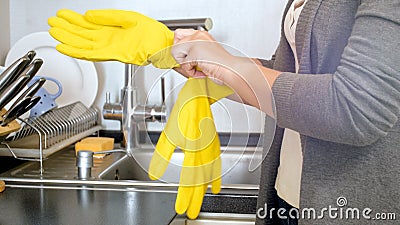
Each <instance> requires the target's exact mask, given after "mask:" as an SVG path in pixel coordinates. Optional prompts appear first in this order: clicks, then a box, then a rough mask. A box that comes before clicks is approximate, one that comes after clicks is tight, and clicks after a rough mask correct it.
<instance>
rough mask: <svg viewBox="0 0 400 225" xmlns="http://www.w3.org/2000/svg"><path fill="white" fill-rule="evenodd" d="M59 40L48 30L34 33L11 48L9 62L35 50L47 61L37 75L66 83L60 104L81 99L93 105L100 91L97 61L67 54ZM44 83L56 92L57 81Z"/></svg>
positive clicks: (7, 62)
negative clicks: (58, 46)
mask: <svg viewBox="0 0 400 225" xmlns="http://www.w3.org/2000/svg"><path fill="white" fill-rule="evenodd" d="M57 44H58V42H57V41H56V40H55V39H54V38H52V37H51V36H50V34H49V33H48V32H36V33H31V34H29V35H27V36H25V37H23V38H21V39H20V40H18V41H17V42H16V43H15V44H14V46H13V47H12V48H11V49H10V51H9V52H8V54H7V57H6V63H5V65H6V66H8V65H10V64H11V63H13V62H14V61H15V60H17V59H18V58H21V57H22V56H24V55H25V54H26V53H27V52H28V51H30V50H35V52H36V57H35V58H41V59H43V65H42V67H41V68H40V70H39V71H38V73H37V74H36V75H37V76H47V77H53V78H55V79H57V80H58V81H60V83H61V84H62V89H63V92H62V94H61V96H60V97H58V98H57V99H56V103H57V104H58V106H59V107H61V106H65V105H68V104H71V103H74V102H76V101H81V102H82V103H83V104H85V105H86V106H87V107H90V106H91V105H92V104H93V102H94V100H95V98H96V95H97V89H98V77H97V72H96V68H95V67H94V64H93V63H92V62H89V61H84V60H79V59H75V58H71V57H69V56H66V55H63V54H61V53H59V52H58V51H57V50H56V48H55V47H56V45H57ZM44 87H45V88H46V89H47V90H48V91H49V92H50V93H56V92H57V88H56V85H54V83H53V82H46V83H45V85H44Z"/></svg>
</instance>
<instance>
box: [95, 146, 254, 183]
mask: <svg viewBox="0 0 400 225" xmlns="http://www.w3.org/2000/svg"><path fill="white" fill-rule="evenodd" d="M256 150H257V149H255V148H247V149H244V148H243V147H241V148H239V147H236V148H229V149H228V150H226V151H224V152H223V153H222V154H221V159H222V183H223V184H224V185H231V184H238V185H242V184H244V185H257V184H258V183H259V177H260V167H257V168H256V169H255V170H253V171H250V170H249V165H250V161H251V159H252V158H253V154H254V152H255V151H256ZM153 151H154V150H153V149H151V148H142V149H139V150H137V151H136V152H135V153H134V158H131V157H128V156H124V157H122V158H120V159H119V160H117V161H115V162H114V163H113V164H111V165H110V166H109V167H107V168H106V169H105V170H104V171H102V172H101V173H100V174H99V178H100V179H102V180H140V181H150V179H149V177H148V174H147V168H148V167H149V163H150V160H151V157H152V155H153ZM260 154H261V153H259V152H258V151H257V154H256V155H255V156H254V157H257V158H259V157H261V155H260ZM183 157H184V154H183V153H182V152H181V151H179V150H177V151H175V152H174V154H173V156H172V158H171V161H170V164H169V166H168V168H167V170H166V171H165V173H164V176H163V177H161V179H160V181H161V182H165V183H178V182H179V175H180V170H181V166H180V165H181V164H182V161H183ZM160 181H159V182H160Z"/></svg>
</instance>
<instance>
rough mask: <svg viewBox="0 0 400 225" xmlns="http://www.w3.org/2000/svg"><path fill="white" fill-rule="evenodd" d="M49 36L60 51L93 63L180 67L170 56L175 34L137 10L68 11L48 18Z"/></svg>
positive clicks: (62, 11) (166, 67)
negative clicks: (57, 43)
mask: <svg viewBox="0 0 400 225" xmlns="http://www.w3.org/2000/svg"><path fill="white" fill-rule="evenodd" d="M48 23H49V25H50V26H51V28H50V30H49V33H50V35H51V36H52V37H54V38H55V39H56V40H58V41H60V42H61V43H62V44H59V45H57V47H56V49H57V50H58V51H59V52H61V53H63V54H65V55H68V56H71V57H74V58H78V59H85V60H89V61H110V60H116V61H120V62H124V63H129V64H136V65H148V64H149V63H152V64H153V65H154V66H155V67H158V68H162V69H168V68H173V67H176V66H177V65H178V64H177V63H176V61H175V59H174V58H173V57H172V55H171V53H170V47H171V46H172V45H173V43H174V33H173V32H172V31H171V30H169V29H168V27H167V26H165V25H164V24H162V23H160V22H158V21H156V20H154V19H152V18H149V17H147V16H145V15H142V14H140V13H137V12H133V11H124V10H112V9H111V10H109V9H105V10H88V11H87V12H86V13H85V14H84V15H81V14H79V13H76V12H74V11H71V10H68V9H62V10H59V11H58V12H57V16H55V17H51V18H49V19H48Z"/></svg>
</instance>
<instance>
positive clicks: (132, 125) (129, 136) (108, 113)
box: [103, 64, 166, 156]
mask: <svg viewBox="0 0 400 225" xmlns="http://www.w3.org/2000/svg"><path fill="white" fill-rule="evenodd" d="M137 68H138V67H137V66H135V65H132V64H126V65H125V84H124V87H123V88H122V90H121V102H120V103H111V102H110V94H109V93H107V94H106V103H105V104H104V106H103V118H104V119H112V120H119V121H120V122H121V133H122V142H121V147H122V148H125V150H126V152H127V154H128V155H130V156H132V153H133V152H134V151H135V149H137V148H139V137H140V134H139V126H138V125H139V123H140V122H155V121H159V122H164V121H165V118H166V111H165V109H164V107H163V106H162V105H161V106H157V105H144V104H140V103H139V102H138V99H137V87H136V85H135V72H136V70H137ZM162 83H163V82H162ZM162 90H164V87H162Z"/></svg>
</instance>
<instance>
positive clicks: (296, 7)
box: [275, 0, 307, 208]
mask: <svg viewBox="0 0 400 225" xmlns="http://www.w3.org/2000/svg"><path fill="white" fill-rule="evenodd" d="M306 1H307V0H294V1H293V3H292V5H291V6H290V8H289V10H288V12H287V14H286V17H285V23H284V32H285V36H286V39H287V40H288V42H289V45H290V47H291V49H292V51H293V55H294V59H295V69H296V73H297V72H298V70H299V61H298V58H297V52H296V38H295V37H296V36H295V34H296V27H297V21H298V19H299V16H300V13H301V11H302V9H303V7H304V5H305V2H306ZM302 167H303V154H302V151H301V144H300V134H299V133H298V132H296V131H293V130H290V129H287V128H286V129H285V133H284V136H283V142H282V147H281V156H280V165H279V168H278V175H277V177H276V182H275V189H276V191H277V193H278V196H279V197H280V198H282V199H283V200H285V201H286V202H287V203H289V204H290V205H292V206H294V207H296V208H299V205H300V184H301V171H302Z"/></svg>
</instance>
